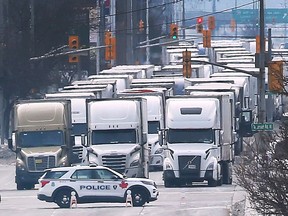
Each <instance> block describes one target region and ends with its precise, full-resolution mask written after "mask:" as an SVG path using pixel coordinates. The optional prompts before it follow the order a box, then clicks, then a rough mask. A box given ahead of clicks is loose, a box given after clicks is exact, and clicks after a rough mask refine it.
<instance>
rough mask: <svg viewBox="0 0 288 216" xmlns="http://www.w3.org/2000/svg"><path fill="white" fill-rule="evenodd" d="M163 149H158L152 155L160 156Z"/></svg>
mask: <svg viewBox="0 0 288 216" xmlns="http://www.w3.org/2000/svg"><path fill="white" fill-rule="evenodd" d="M163 151H164V150H163V148H158V149H157V150H156V151H155V153H154V154H162V153H163Z"/></svg>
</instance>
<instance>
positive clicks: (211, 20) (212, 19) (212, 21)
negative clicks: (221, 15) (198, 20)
mask: <svg viewBox="0 0 288 216" xmlns="http://www.w3.org/2000/svg"><path fill="white" fill-rule="evenodd" d="M208 29H209V30H214V29H215V17H214V16H209V17H208Z"/></svg>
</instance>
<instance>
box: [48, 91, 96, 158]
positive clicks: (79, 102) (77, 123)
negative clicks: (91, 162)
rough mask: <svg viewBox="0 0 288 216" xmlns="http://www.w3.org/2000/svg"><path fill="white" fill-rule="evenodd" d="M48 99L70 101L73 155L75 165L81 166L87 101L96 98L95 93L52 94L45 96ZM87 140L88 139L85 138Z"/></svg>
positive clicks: (85, 133) (85, 132)
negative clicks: (73, 143)
mask: <svg viewBox="0 0 288 216" xmlns="http://www.w3.org/2000/svg"><path fill="white" fill-rule="evenodd" d="M45 98H46V99H55V100H56V99H59V100H63V99H66V100H70V103H71V119H72V132H71V133H72V135H73V136H74V140H75V141H74V142H75V145H74V146H73V153H74V154H75V156H77V158H78V159H77V160H76V157H75V158H74V159H75V160H74V161H73V164H79V163H81V162H82V160H83V146H82V143H81V139H82V136H83V135H85V137H87V121H86V118H87V117H86V99H88V98H96V96H95V94H93V93H89V92H88V93H69V92H68V93H59V92H58V93H52V94H45ZM85 139H86V138H85Z"/></svg>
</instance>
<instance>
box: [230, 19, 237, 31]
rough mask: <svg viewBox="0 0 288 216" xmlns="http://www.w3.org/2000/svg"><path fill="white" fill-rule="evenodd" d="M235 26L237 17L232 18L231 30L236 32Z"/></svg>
mask: <svg viewBox="0 0 288 216" xmlns="http://www.w3.org/2000/svg"><path fill="white" fill-rule="evenodd" d="M235 28H236V21H235V19H231V21H230V29H231V31H232V32H234V31H235Z"/></svg>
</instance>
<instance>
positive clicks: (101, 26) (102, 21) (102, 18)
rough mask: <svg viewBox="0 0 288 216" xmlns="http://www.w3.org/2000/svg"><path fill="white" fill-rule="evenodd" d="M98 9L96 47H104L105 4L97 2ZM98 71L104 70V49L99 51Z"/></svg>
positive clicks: (101, 1) (102, 1)
mask: <svg viewBox="0 0 288 216" xmlns="http://www.w3.org/2000/svg"><path fill="white" fill-rule="evenodd" d="M99 8H100V22H99V37H98V38H99V43H98V44H97V46H99V45H100V46H102V45H104V35H105V12H104V9H105V4H104V0H100V1H99ZM99 52H100V59H99V60H100V70H104V69H105V49H100V51H99Z"/></svg>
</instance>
